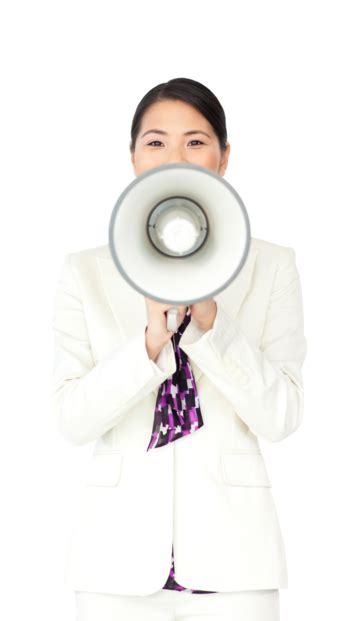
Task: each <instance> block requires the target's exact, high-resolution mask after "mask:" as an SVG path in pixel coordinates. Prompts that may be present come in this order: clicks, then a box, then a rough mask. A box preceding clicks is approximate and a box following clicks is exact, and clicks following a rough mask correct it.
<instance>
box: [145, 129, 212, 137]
mask: <svg viewBox="0 0 360 621" xmlns="http://www.w3.org/2000/svg"><path fill="white" fill-rule="evenodd" d="M151 133H152V134H162V135H163V136H167V135H168V134H167V133H166V132H164V130H162V129H148V130H147V131H146V132H145V133H144V134H143V135H142V136H141V138H144V136H146V134H151ZM192 134H204V135H205V136H207V137H208V138H211V136H210V135H209V134H207V133H206V132H204V131H202V130H201V129H190V130H189V131H188V132H184V136H191V135H192Z"/></svg>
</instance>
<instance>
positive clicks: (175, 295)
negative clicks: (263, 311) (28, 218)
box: [109, 163, 250, 332]
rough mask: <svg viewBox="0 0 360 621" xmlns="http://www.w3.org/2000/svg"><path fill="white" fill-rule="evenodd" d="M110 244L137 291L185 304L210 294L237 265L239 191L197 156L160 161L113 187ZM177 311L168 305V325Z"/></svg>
mask: <svg viewBox="0 0 360 621" xmlns="http://www.w3.org/2000/svg"><path fill="white" fill-rule="evenodd" d="M109 247H110V252H111V256H112V259H113V261H114V264H115V266H116V268H117V269H118V271H119V272H120V274H121V275H122V276H123V277H124V278H125V280H126V281H127V282H128V283H129V285H131V286H132V287H133V288H134V289H136V290H137V291H138V292H139V293H141V294H142V295H143V296H145V297H147V298H151V299H153V300H156V301H158V302H162V303H165V304H174V305H187V306H189V305H191V304H195V303H196V302H200V301H201V300H205V299H208V298H211V297H213V296H214V295H216V294H217V293H219V292H220V291H222V290H223V289H225V288H226V287H227V286H228V285H229V284H230V283H231V282H232V280H233V279H234V278H235V277H236V276H237V274H238V273H239V272H240V270H241V268H242V266H243V265H244V263H245V261H246V258H247V255H248V252H249V247H250V222H249V217H248V214H247V211H246V208H245V205H244V203H243V201H242V200H241V198H240V196H239V194H238V193H237V192H236V190H235V189H234V188H233V187H232V186H231V185H230V183H228V181H226V180H225V179H224V178H223V177H222V176H221V175H219V174H217V173H215V172H213V171H211V170H209V169H207V168H204V167H202V166H199V165H197V164H188V163H175V164H163V165H161V166H157V167H154V168H151V169H148V170H146V171H144V172H143V173H141V174H140V175H138V176H137V177H136V179H134V180H133V181H132V182H131V183H130V184H129V185H128V186H127V187H126V188H125V189H124V190H123V192H122V193H121V194H120V196H119V198H118V200H117V201H116V203H115V206H114V208H113V210H112V214H111V218H110V224H109ZM178 313H179V310H178V309H177V308H170V309H169V310H168V311H167V329H168V330H169V331H171V332H176V330H177V328H178Z"/></svg>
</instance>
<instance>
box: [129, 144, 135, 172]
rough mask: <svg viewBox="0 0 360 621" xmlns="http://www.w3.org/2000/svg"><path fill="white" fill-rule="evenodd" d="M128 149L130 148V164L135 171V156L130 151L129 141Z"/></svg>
mask: <svg viewBox="0 0 360 621" xmlns="http://www.w3.org/2000/svg"><path fill="white" fill-rule="evenodd" d="M129 150H130V159H131V164H132V167H133V170H134V172H135V157H134V153H133V152H132V151H131V143H129Z"/></svg>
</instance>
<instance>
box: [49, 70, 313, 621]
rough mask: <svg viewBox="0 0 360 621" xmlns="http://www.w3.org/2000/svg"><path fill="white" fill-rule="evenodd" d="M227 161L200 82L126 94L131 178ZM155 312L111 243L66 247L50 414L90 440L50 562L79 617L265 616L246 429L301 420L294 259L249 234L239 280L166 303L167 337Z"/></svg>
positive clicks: (271, 600) (274, 619)
mask: <svg viewBox="0 0 360 621" xmlns="http://www.w3.org/2000/svg"><path fill="white" fill-rule="evenodd" d="M229 153H230V144H229V142H228V141H227V132H226V123H225V114H224V111H223V108H222V106H221V104H220V102H219V100H218V99H217V98H216V97H215V95H214V94H213V93H212V92H211V91H210V90H209V89H208V88H207V87H206V86H204V85H203V84H201V83H199V82H196V81H194V80H191V79H187V78H178V79H173V80H170V81H168V82H166V83H163V84H159V85H158V86H155V87H154V88H153V89H151V90H150V91H149V92H148V93H147V94H146V95H145V96H144V97H143V99H142V100H141V101H140V103H139V105H138V107H137V109H136V111H135V115H134V118H133V122H132V127H131V143H130V155H131V162H132V166H133V169H134V173H135V175H139V174H141V173H142V172H143V171H145V170H147V169H150V168H153V167H157V166H160V165H162V164H167V163H174V162H189V163H192V164H198V165H200V166H203V167H205V168H208V169H209V170H211V171H214V172H215V173H218V174H219V175H224V174H225V171H226V167H227V164H228V159H229ZM224 218H226V213H225V212H224ZM170 307H171V305H166V304H159V303H158V302H155V301H153V300H151V299H148V298H144V297H143V296H141V295H140V294H139V293H138V292H137V291H135V290H134V289H133V288H132V287H130V286H129V284H128V283H127V282H126V281H125V279H123V278H122V276H121V275H120V273H119V272H118V270H117V269H116V267H115V265H114V263H113V260H112V257H111V253H110V251H109V245H108V244H104V245H102V246H97V247H96V248H90V249H86V250H82V251H80V252H74V253H69V254H67V255H66V257H65V260H64V264H63V267H62V271H61V275H60V279H59V282H58V286H57V291H56V297H55V310H54V324H53V325H54V336H55V363H54V384H53V390H52V400H53V409H54V413H55V415H56V417H57V420H58V424H59V431H60V432H61V434H62V435H63V436H64V437H65V438H66V439H67V440H68V441H69V442H70V443H71V444H73V445H75V446H78V445H84V444H86V443H88V442H93V441H95V447H94V451H93V455H92V457H91V460H90V461H89V468H88V470H87V473H86V483H85V485H84V487H83V489H82V490H81V499H80V503H79V510H78V512H77V518H76V523H75V525H74V529H73V532H72V534H71V540H70V545H69V550H68V557H67V566H66V572H65V573H66V583H67V585H68V586H69V587H70V588H71V589H72V590H73V591H74V593H75V600H76V608H77V615H78V616H77V619H78V620H79V621H90V620H91V621H95V620H96V621H99V620H101V621H110V619H111V620H112V621H113V620H115V619H116V620H117V619H119V620H120V619H121V620H122V619H126V620H127V621H130V620H132V619H136V620H140V619H141V620H143V619H147V620H149V619H151V620H154V621H155V620H163V621H170V620H173V619H175V620H178V621H180V620H182V619H184V620H185V619H186V620H187V621H190V620H192V619H197V618H200V617H201V618H202V619H208V618H209V619H210V618H211V619H215V618H216V619H219V620H220V619H221V620H222V621H225V620H227V619H239V620H241V621H255V620H256V621H278V620H279V618H280V606H279V589H280V588H286V587H287V567H286V557H285V550H284V542H283V539H282V535H281V530H280V526H279V521H278V517H277V512H276V508H275V506H274V501H273V497H272V493H271V481H270V478H269V475H268V472H267V468H266V465H265V463H264V458H263V456H262V453H261V450H260V447H259V438H261V437H262V438H264V439H265V440H268V441H271V442H277V441H279V440H282V439H285V438H286V437H287V436H289V435H290V434H291V433H293V432H294V431H295V430H296V429H297V428H298V426H299V425H300V423H301V420H302V416H303V407H304V398H303V381H302V374H301V368H302V364H303V362H304V359H305V355H306V340H305V337H304V323H303V306H302V294H301V286H300V280H299V274H298V271H297V267H296V262H295V252H294V250H293V249H292V248H290V247H286V246H280V245H278V244H274V243H271V242H267V241H264V240H260V239H256V238H253V237H252V238H251V243H250V247H249V253H248V256H247V260H246V263H245V264H244V266H243V268H242V270H241V272H240V273H239V275H238V276H237V277H236V278H235V279H234V280H233V281H232V283H231V284H230V285H229V286H228V287H227V288H226V289H224V290H223V291H222V292H221V293H220V294H218V295H216V296H214V298H213V299H207V300H205V301H201V302H199V303H197V304H193V305H191V306H189V307H185V306H179V307H178V308H179V311H180V319H179V324H178V329H177V331H176V332H174V333H172V332H168V331H167V329H166V311H167V310H168V309H169V308H170Z"/></svg>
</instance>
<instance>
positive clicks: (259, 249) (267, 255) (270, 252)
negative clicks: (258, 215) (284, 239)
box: [250, 237, 296, 265]
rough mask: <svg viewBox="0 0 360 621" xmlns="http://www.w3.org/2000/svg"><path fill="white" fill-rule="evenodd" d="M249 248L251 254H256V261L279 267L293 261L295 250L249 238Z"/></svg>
mask: <svg viewBox="0 0 360 621" xmlns="http://www.w3.org/2000/svg"><path fill="white" fill-rule="evenodd" d="M250 247H251V249H252V251H253V252H256V259H257V261H258V262H261V263H264V264H267V265H270V264H274V265H279V264H281V263H283V262H289V261H291V262H292V261H295V256H296V254H295V250H294V249H293V248H291V247H290V246H283V245H280V244H275V243H274V242H270V241H267V240H265V239H259V238H257V237H251V244H250Z"/></svg>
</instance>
